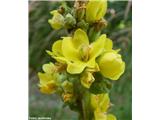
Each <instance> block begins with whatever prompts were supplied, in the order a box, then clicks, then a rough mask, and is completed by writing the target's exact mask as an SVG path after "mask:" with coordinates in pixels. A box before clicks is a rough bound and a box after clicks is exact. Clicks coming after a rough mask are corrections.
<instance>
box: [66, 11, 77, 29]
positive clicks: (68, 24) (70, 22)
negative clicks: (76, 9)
mask: <svg viewBox="0 0 160 120" xmlns="http://www.w3.org/2000/svg"><path fill="white" fill-rule="evenodd" d="M64 22H65V27H67V28H71V27H73V26H74V25H75V24H76V20H75V18H74V17H73V16H72V15H71V14H69V13H68V14H67V15H66V16H65V19H64Z"/></svg>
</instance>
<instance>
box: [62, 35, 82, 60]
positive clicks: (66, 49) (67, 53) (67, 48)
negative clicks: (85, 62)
mask: <svg viewBox="0 0 160 120" xmlns="http://www.w3.org/2000/svg"><path fill="white" fill-rule="evenodd" d="M62 52H63V55H64V57H65V58H66V59H68V60H70V61H71V62H72V61H77V60H79V59H80V56H79V52H78V50H77V49H76V48H75V47H74V45H73V43H72V38H71V37H64V38H63V41H62Z"/></svg>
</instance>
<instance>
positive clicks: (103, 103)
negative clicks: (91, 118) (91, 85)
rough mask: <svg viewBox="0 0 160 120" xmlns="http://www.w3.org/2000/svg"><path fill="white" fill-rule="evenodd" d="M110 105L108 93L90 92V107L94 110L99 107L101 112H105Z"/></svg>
mask: <svg viewBox="0 0 160 120" xmlns="http://www.w3.org/2000/svg"><path fill="white" fill-rule="evenodd" d="M109 106H110V99H109V95H108V93H102V94H97V95H95V94H91V107H92V109H93V110H94V111H95V110H97V109H99V110H100V111H101V112H106V111H107V110H108V108H109Z"/></svg>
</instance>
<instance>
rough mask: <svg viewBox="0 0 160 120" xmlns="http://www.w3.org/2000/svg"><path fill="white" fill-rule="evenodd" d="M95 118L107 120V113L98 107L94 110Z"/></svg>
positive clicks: (96, 119)
mask: <svg viewBox="0 0 160 120" xmlns="http://www.w3.org/2000/svg"><path fill="white" fill-rule="evenodd" d="M94 118H95V120H107V115H106V114H105V113H104V112H101V111H100V110H99V109H97V110H95V111H94Z"/></svg>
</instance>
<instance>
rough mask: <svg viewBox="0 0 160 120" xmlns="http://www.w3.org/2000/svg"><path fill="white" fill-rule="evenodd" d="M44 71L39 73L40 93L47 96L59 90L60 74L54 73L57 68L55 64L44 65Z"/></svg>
mask: <svg viewBox="0 0 160 120" xmlns="http://www.w3.org/2000/svg"><path fill="white" fill-rule="evenodd" d="M42 68H43V71H44V72H45V73H41V72H39V73H38V77H39V79H40V84H39V87H40V91H41V92H42V93H46V94H52V93H54V92H55V91H56V90H57V88H58V84H59V83H58V74H57V73H55V72H54V69H55V66H54V64H53V63H49V64H44V65H43V67H42Z"/></svg>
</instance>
